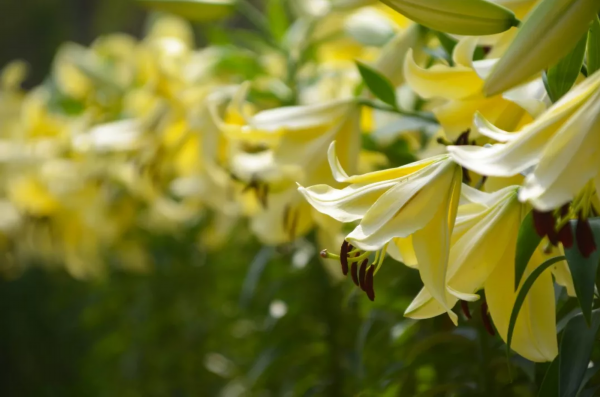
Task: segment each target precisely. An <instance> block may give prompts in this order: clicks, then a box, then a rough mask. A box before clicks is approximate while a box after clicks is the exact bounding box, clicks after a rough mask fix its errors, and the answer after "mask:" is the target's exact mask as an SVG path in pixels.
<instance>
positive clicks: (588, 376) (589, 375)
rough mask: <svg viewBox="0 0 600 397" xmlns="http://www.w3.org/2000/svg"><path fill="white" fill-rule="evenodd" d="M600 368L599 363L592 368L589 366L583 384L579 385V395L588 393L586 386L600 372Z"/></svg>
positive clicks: (578, 396)
mask: <svg viewBox="0 0 600 397" xmlns="http://www.w3.org/2000/svg"><path fill="white" fill-rule="evenodd" d="M598 370H600V368H599V367H598V366H597V365H594V366H593V367H592V368H588V369H587V371H585V375H584V376H583V381H582V382H581V385H580V386H579V391H578V392H577V397H580V396H582V395H585V394H586V391H585V390H584V387H585V385H587V384H588V382H589V381H590V380H591V379H592V378H593V377H594V376H595V375H596V374H597V373H598Z"/></svg>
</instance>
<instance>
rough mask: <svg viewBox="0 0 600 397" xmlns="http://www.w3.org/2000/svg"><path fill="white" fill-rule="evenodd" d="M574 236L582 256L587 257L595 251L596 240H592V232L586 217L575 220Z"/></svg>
mask: <svg viewBox="0 0 600 397" xmlns="http://www.w3.org/2000/svg"><path fill="white" fill-rule="evenodd" d="M575 238H577V246H578V247H579V252H581V255H583V257H584V258H589V257H590V255H592V253H593V252H594V251H596V242H595V241H594V233H593V232H592V228H591V226H590V223H589V222H588V221H587V219H579V220H577V227H576V228H575Z"/></svg>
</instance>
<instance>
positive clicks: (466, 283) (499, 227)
mask: <svg viewBox="0 0 600 397" xmlns="http://www.w3.org/2000/svg"><path fill="white" fill-rule="evenodd" d="M517 189H518V186H510V187H507V188H505V189H502V190H500V191H498V192H494V193H484V192H479V191H477V190H475V189H472V188H469V187H468V186H463V198H466V200H465V201H464V203H463V204H462V205H461V206H460V207H459V209H458V215H457V218H456V225H455V228H454V233H453V235H452V248H451V250H450V259H449V264H448V274H447V283H448V284H447V291H446V298H447V302H448V305H449V306H453V305H454V304H455V303H456V302H457V301H458V300H463V301H475V300H477V299H479V296H478V295H477V294H475V293H476V292H477V291H478V290H480V289H485V294H486V299H487V304H488V307H489V311H490V315H491V317H492V320H493V322H494V324H495V325H496V328H497V329H498V332H499V333H500V336H501V337H502V338H503V339H504V340H505V341H506V336H507V332H508V323H509V319H510V315H511V312H512V307H513V305H514V301H515V299H516V296H517V292H515V291H514V277H515V275H514V265H513V263H514V258H515V249H516V239H517V234H518V230H519V225H520V222H521V219H522V217H523V216H524V214H525V207H524V204H521V203H520V202H519V200H518V197H517V196H518V195H517ZM543 261H544V254H543V253H542V252H541V250H538V251H536V253H535V254H534V255H533V257H532V258H531V260H530V263H529V265H528V267H527V269H526V273H525V277H524V280H525V279H526V277H527V275H528V274H529V273H531V272H532V271H533V270H534V269H535V268H536V267H537V266H539V265H540V264H541V263H542V262H543ZM561 270H563V271H564V269H561ZM522 283H523V281H522ZM522 283H521V284H522ZM445 310H446V308H445V307H442V306H441V305H440V304H439V302H438V301H437V300H435V299H432V296H431V294H430V293H429V291H428V290H427V289H425V288H424V289H423V290H421V292H420V293H419V294H418V295H417V297H416V298H415V299H414V301H413V302H412V303H411V305H410V306H409V307H408V309H407V310H406V313H405V316H407V317H411V318H429V317H433V316H437V315H439V314H442V313H444V311H445ZM555 324H556V318H555V308H554V287H553V282H552V276H551V273H550V271H547V272H545V273H544V274H542V275H541V276H540V278H539V279H538V280H537V281H536V283H535V284H534V286H533V288H532V289H531V291H530V293H529V296H528V299H527V300H526V301H525V304H524V305H523V308H522V309H521V312H520V313H519V317H518V319H517V322H516V326H515V333H514V337H513V343H512V348H513V349H514V350H515V351H516V352H517V353H519V354H520V355H522V356H523V357H525V358H527V359H529V360H532V361H536V362H541V361H552V360H553V359H554V357H556V355H557V354H558V347H557V338H556V325H555Z"/></svg>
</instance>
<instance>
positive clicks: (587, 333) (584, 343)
mask: <svg viewBox="0 0 600 397" xmlns="http://www.w3.org/2000/svg"><path fill="white" fill-rule="evenodd" d="M598 328H600V310H594V311H593V312H592V323H591V327H590V326H588V325H587V324H586V322H585V319H584V318H583V316H582V315H577V316H575V317H573V318H572V319H571V320H570V321H569V323H568V324H567V326H566V327H565V331H564V333H563V336H562V340H561V342H560V352H559V355H558V358H559V361H560V366H559V390H560V394H559V396H560V397H575V396H576V395H577V393H578V392H579V390H580V389H581V385H582V383H583V380H584V378H585V375H586V371H587V368H588V365H589V362H590V358H591V355H592V348H593V346H594V342H595V339H596V334H597V333H598Z"/></svg>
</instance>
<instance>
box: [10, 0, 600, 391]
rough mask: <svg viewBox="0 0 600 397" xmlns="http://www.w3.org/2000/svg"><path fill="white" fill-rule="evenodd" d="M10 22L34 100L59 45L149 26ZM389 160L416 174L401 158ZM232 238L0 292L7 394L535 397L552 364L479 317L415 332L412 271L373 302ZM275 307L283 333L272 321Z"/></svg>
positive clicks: (32, 280) (34, 11)
mask: <svg viewBox="0 0 600 397" xmlns="http://www.w3.org/2000/svg"><path fill="white" fill-rule="evenodd" d="M0 15H3V16H4V17H3V18H2V21H3V23H1V24H0V65H4V64H6V62H8V61H9V60H12V59H15V58H23V59H25V60H27V61H28V62H29V63H30V64H31V65H32V73H31V77H30V79H29V80H28V84H29V85H34V84H37V83H39V82H41V81H42V79H43V76H45V75H46V73H47V72H48V67H49V65H50V62H51V60H52V57H53V54H54V52H55V51H56V49H57V47H58V45H59V44H60V43H61V42H63V41H66V40H72V41H77V42H80V43H83V44H89V42H91V40H92V39H93V38H95V37H97V36H98V35H100V34H104V33H108V32H114V31H126V32H130V33H134V34H136V33H139V32H141V29H142V26H143V21H144V12H143V11H141V10H139V9H138V8H137V7H136V6H135V5H134V4H133V3H132V2H128V1H123V0H27V1H17V0H8V1H3V2H0ZM8 16H9V17H8ZM231 23H234V24H235V23H239V21H237V22H236V20H233V21H232V22H231ZM201 39H202V37H201V36H199V40H200V41H201ZM370 144H372V143H371V142H365V146H367V147H368V146H369V145H370ZM386 155H388V157H390V158H391V159H392V160H393V161H392V163H396V164H402V163H406V162H409V161H410V160H411V159H412V157H411V155H410V154H409V153H407V149H406V147H405V145H401V144H398V145H392V146H390V147H388V148H387V149H386ZM394 160H395V161H394ZM199 226H200V225H199ZM235 230H236V231H238V232H237V234H235V235H233V236H232V238H231V241H229V242H228V244H227V245H226V246H225V247H224V248H223V249H221V250H219V251H218V252H205V251H203V250H201V249H199V248H198V246H197V244H196V242H195V241H193V240H192V237H191V236H195V235H196V233H189V236H190V237H189V238H188V237H186V236H145V238H146V241H147V247H148V250H149V251H150V252H151V253H152V257H153V258H154V261H155V263H156V268H155V269H154V271H153V272H151V273H149V274H146V275H139V274H129V273H123V272H120V271H118V270H113V271H111V272H110V273H109V274H108V275H107V276H106V277H105V278H103V279H101V280H96V281H90V282H82V281H77V280H75V279H73V278H71V277H70V276H68V275H67V274H66V273H64V272H63V271H61V270H57V271H48V270H40V269H39V268H36V267H32V268H31V269H30V270H28V271H26V272H25V274H23V275H22V276H20V277H19V278H17V279H15V280H7V279H2V280H0V395H1V396H8V397H12V396H61V397H68V396H132V397H133V396H177V397H179V396H181V397H183V396H219V395H221V396H355V395H356V396H359V395H360V396H379V395H381V396H421V397H426V396H488V397H493V396H498V397H500V396H533V395H536V392H537V389H538V387H539V385H540V384H541V382H542V377H543V374H544V373H545V370H546V369H547V367H548V366H549V365H548V364H545V365H537V366H534V365H533V364H532V363H530V362H527V361H526V360H524V359H522V358H519V357H516V356H513V357H511V358H510V359H509V360H508V361H507V358H506V355H505V350H504V345H503V344H502V342H501V340H500V339H499V338H498V337H497V336H491V335H489V334H487V333H486V332H485V331H484V328H483V326H482V319H481V314H480V304H479V303H477V304H473V305H471V310H472V312H473V319H471V320H470V321H467V320H466V319H465V318H464V317H462V318H461V324H460V326H459V327H457V328H456V327H454V326H452V324H451V323H450V321H449V319H448V318H447V317H445V316H441V317H438V318H435V319H432V320H427V321H420V322H415V321H413V320H409V319H405V318H404V317H403V316H402V313H403V312H404V310H405V308H406V307H407V306H408V304H409V302H410V301H411V300H412V297H414V296H415V294H416V293H417V292H418V290H419V289H420V286H421V282H420V280H419V278H418V274H417V272H416V271H413V270H411V269H408V268H406V267H404V266H402V265H400V264H398V263H396V262H393V261H388V262H387V263H386V264H385V270H384V272H383V273H381V275H382V277H378V278H377V279H376V294H377V298H376V300H375V302H374V303H371V302H369V301H368V300H367V299H366V297H365V296H364V294H361V293H358V291H357V290H356V289H355V287H354V286H353V285H352V284H351V283H350V282H349V280H345V281H344V282H341V283H337V282H334V281H333V280H332V278H331V277H330V276H329V275H328V273H327V272H326V270H325V269H324V267H323V264H322V263H321V262H320V261H319V260H318V258H317V257H316V252H314V253H313V257H312V259H311V260H310V261H309V262H308V264H306V265H305V266H303V267H298V266H293V264H292V263H293V260H292V255H291V253H290V252H288V251H289V250H288V249H287V248H286V247H283V248H278V249H276V248H271V247H261V246H260V244H259V243H258V242H256V241H255V240H253V238H252V237H250V235H249V233H247V232H245V230H246V227H245V225H243V224H242V225H240V227H238V228H236V229H235ZM309 239H310V237H309ZM106 260H107V261H110V258H106ZM277 301H280V302H284V303H285V305H286V306H287V313H286V314H285V315H284V316H283V317H281V318H275V317H273V316H272V315H271V314H270V310H269V308H270V307H271V305H272V304H273V302H277ZM575 305H576V304H575V302H573V300H570V301H567V303H565V304H564V305H563V306H562V309H561V310H560V312H559V316H558V317H559V319H560V318H562V317H564V316H565V315H566V314H568V313H570V312H571V311H572V310H573V308H574V307H575ZM594 358H598V352H597V351H596V352H594ZM507 362H509V363H510V368H511V370H510V373H509V365H507ZM592 375H593V374H592ZM592 383H594V382H593V381H592Z"/></svg>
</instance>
